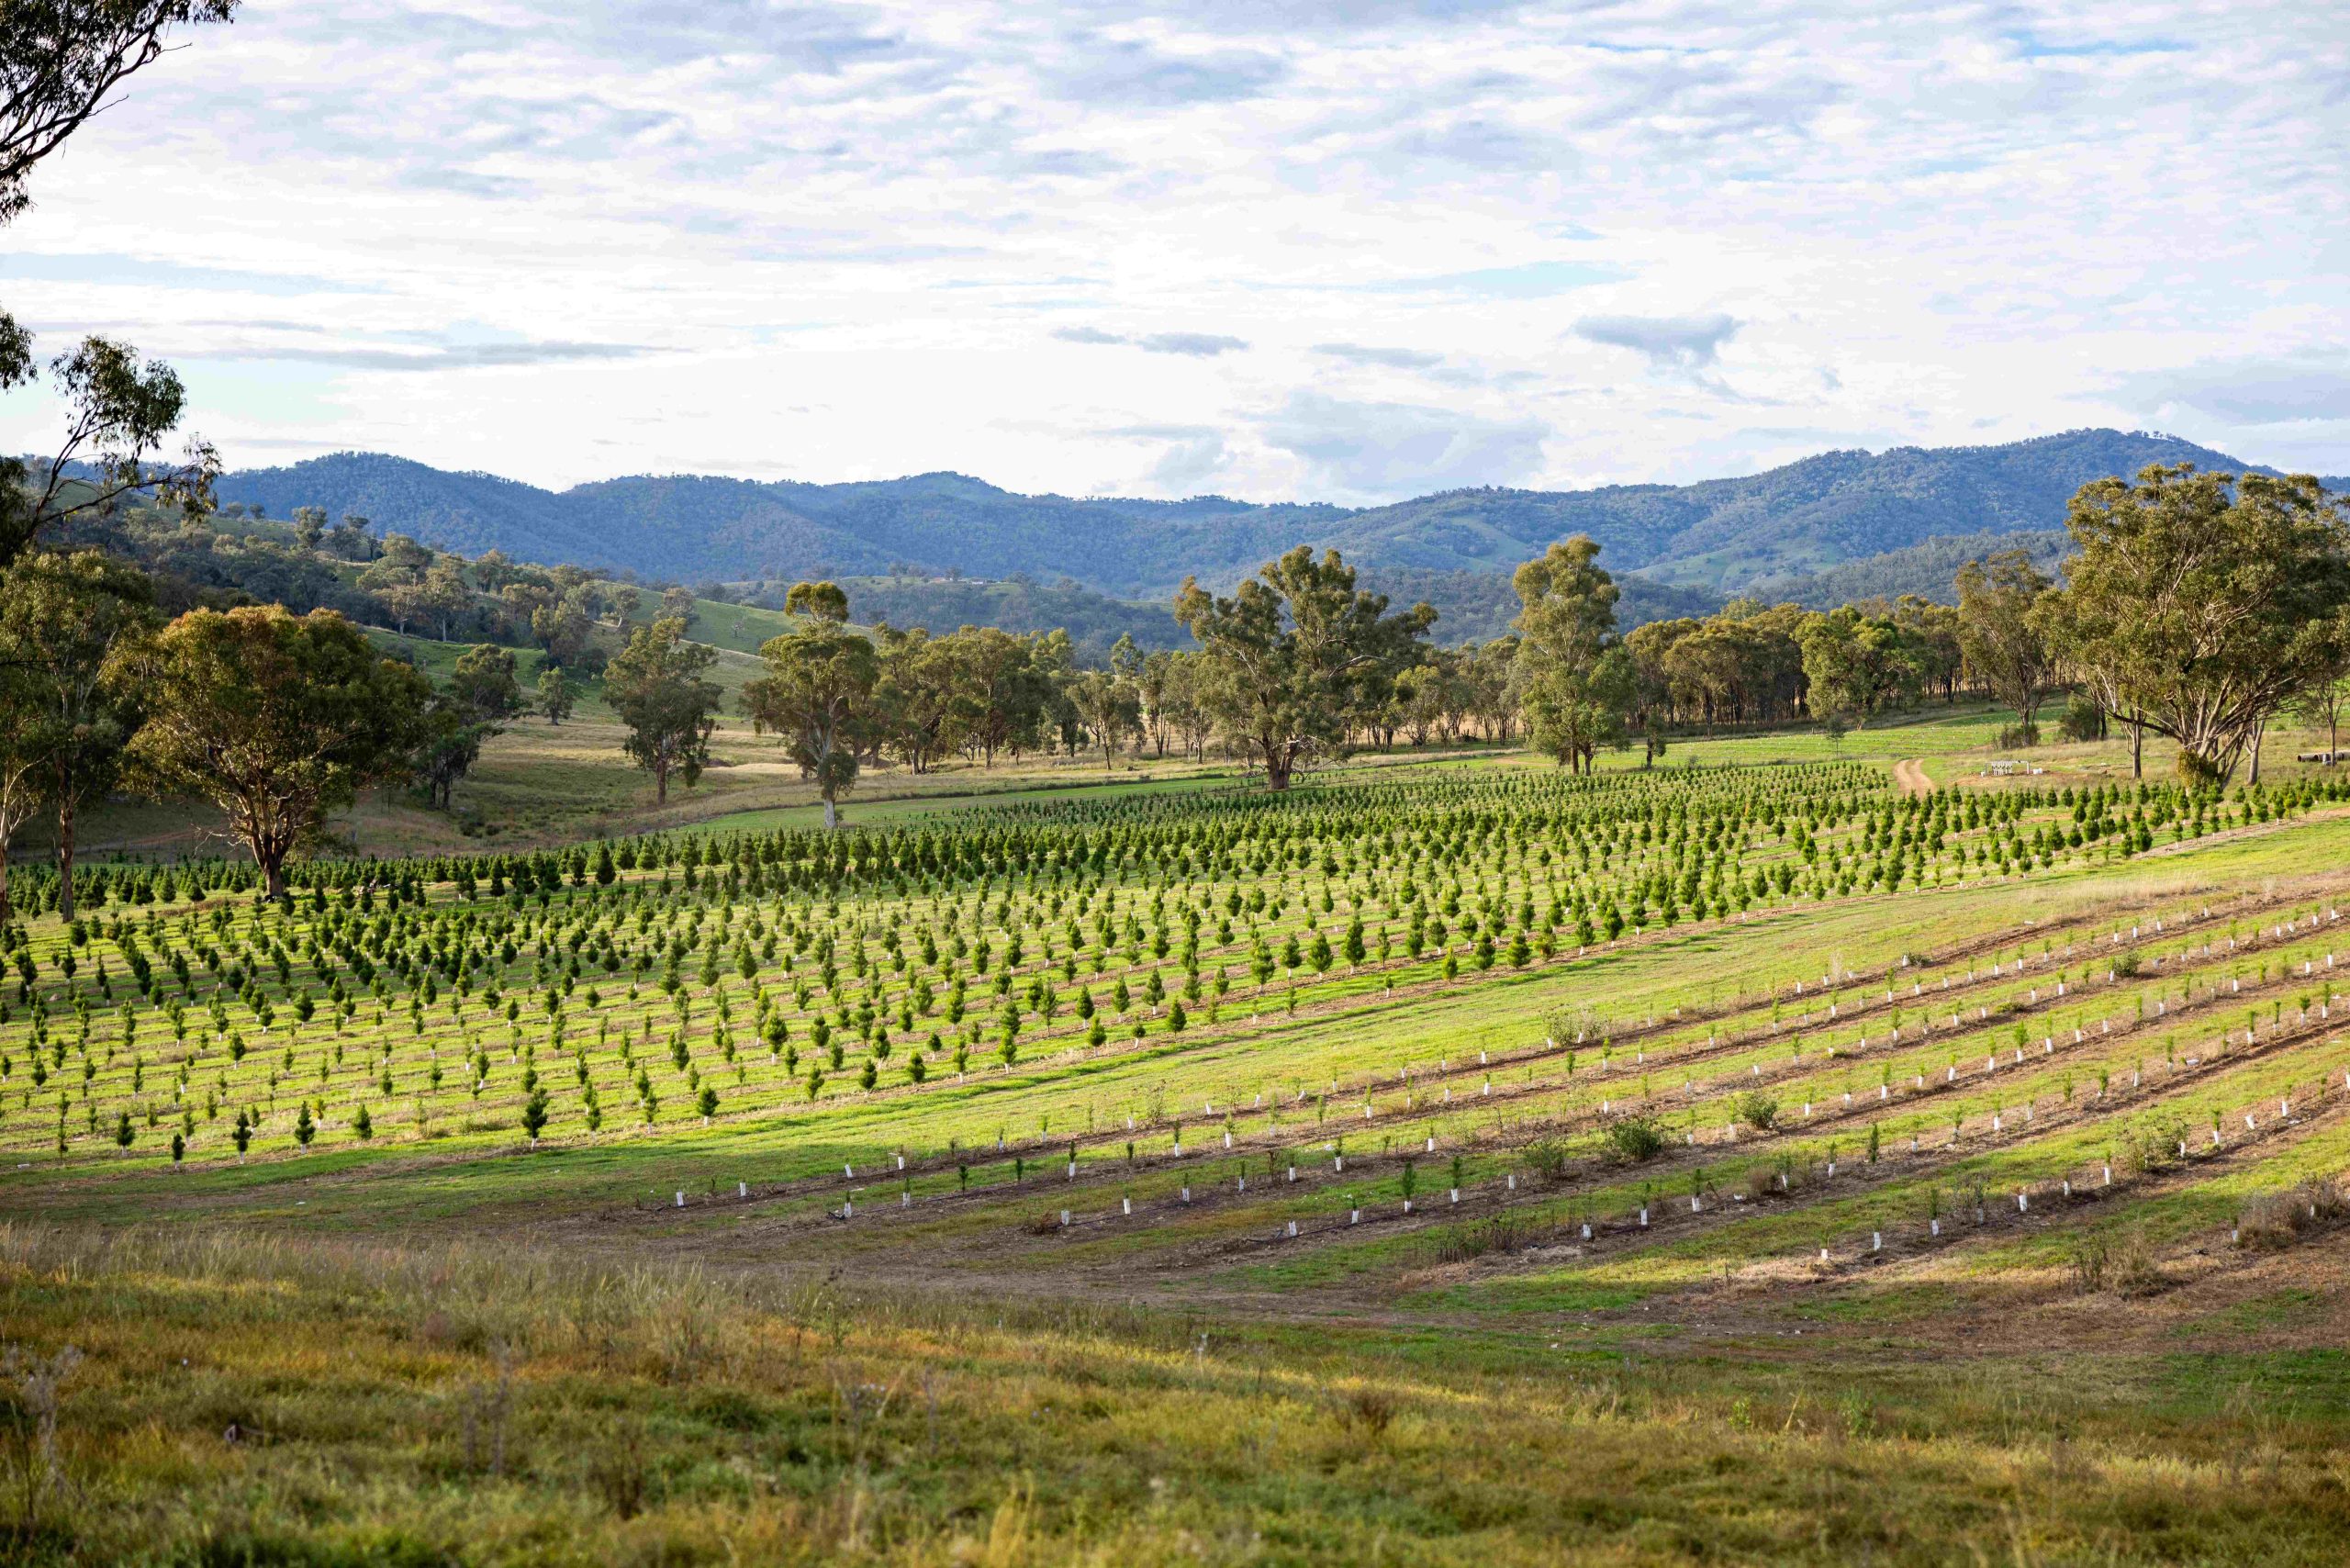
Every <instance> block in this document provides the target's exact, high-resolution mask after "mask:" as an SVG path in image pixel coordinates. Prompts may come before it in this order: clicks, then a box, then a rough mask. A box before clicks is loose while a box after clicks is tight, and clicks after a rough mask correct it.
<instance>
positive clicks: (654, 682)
mask: <svg viewBox="0 0 2350 1568" xmlns="http://www.w3.org/2000/svg"><path fill="white" fill-rule="evenodd" d="M717 660H718V650H717V649H715V648H712V647H711V646H710V645H709V644H703V643H688V642H687V641H686V623H685V622H682V621H680V620H678V619H677V617H676V616H673V615H665V616H662V617H661V618H660V619H659V620H657V621H655V622H653V624H652V625H650V626H640V627H638V628H636V629H635V630H634V631H632V632H631V633H629V638H628V645H627V646H626V647H625V648H623V649H621V652H620V654H619V655H618V656H617V657H615V658H614V659H613V660H612V662H611V663H610V665H608V666H606V667H605V670H604V700H606V701H607V702H609V703H610V704H611V708H612V711H613V712H614V713H617V714H618V715H619V716H620V721H621V723H622V724H625V725H626V726H627V727H628V738H627V739H626V740H624V741H622V742H621V748H622V749H623V750H625V751H626V752H627V753H628V755H629V756H630V757H631V758H632V760H634V762H635V763H636V765H637V766H638V767H642V768H643V769H644V770H645V771H646V772H648V773H650V774H652V775H653V798H654V801H655V804H665V803H666V802H667V801H668V799H669V780H670V779H671V778H673V777H674V778H680V779H683V780H684V781H685V784H686V787H687V788H688V789H691V788H692V787H693V785H694V782H695V780H697V779H699V778H700V777H701V770H702V767H704V765H705V764H707V763H708V762H709V761H710V737H711V733H712V732H714V731H715V730H716V729H717V728H718V718H717V713H718V703H719V698H720V696H721V693H720V691H719V689H718V687H717V684H716V683H715V682H713V681H710V680H705V679H704V678H703V676H704V675H705V674H706V673H707V672H708V670H709V669H710V666H711V665H713V664H715V663H716V662H717Z"/></svg>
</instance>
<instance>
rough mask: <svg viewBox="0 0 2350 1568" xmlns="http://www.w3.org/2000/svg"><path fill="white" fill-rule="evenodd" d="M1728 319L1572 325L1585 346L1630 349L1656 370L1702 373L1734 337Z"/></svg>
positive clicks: (1604, 320) (1588, 320)
mask: <svg viewBox="0 0 2350 1568" xmlns="http://www.w3.org/2000/svg"><path fill="white" fill-rule="evenodd" d="M1738 329H1739V323H1738V322H1737V321H1735V320H1733V319H1730V318H1729V317H1728V316H1723V315H1719V314H1716V315H1712V316H1586V317H1584V318H1583V319H1582V320H1580V321H1577V322H1576V323H1575V325H1574V334H1575V336H1576V337H1578V338H1581V339H1583V341H1584V342H1592V343H1606V344H1608V345H1610V346H1611V347H1614V348H1619V349H1630V350H1631V351H1632V352H1633V353H1637V354H1639V355H1641V356H1643V357H1644V358H1646V359H1647V360H1648V362H1649V364H1651V365H1653V366H1654V367H1655V368H1657V369H1659V370H1679V371H1695V370H1702V369H1704V368H1705V367H1706V366H1707V365H1709V364H1713V363H1714V359H1715V356H1716V355H1717V354H1718V353H1719V352H1720V350H1721V346H1722V345H1723V344H1724V343H1726V342H1729V340H1730V339H1731V338H1733V337H1735V336H1737V334H1738Z"/></svg>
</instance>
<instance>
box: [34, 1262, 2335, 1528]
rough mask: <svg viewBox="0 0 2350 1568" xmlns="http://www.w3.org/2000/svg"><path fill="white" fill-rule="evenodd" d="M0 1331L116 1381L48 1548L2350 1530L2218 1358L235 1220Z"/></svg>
mask: <svg viewBox="0 0 2350 1568" xmlns="http://www.w3.org/2000/svg"><path fill="white" fill-rule="evenodd" d="M0 1318H5V1320H6V1323H7V1324H8V1326H9V1333H10V1335H11V1336H12V1337H14V1338H19V1339H23V1340H28V1341H30V1342H31V1343H33V1344H35V1345H39V1346H40V1347H42V1348H43V1350H44V1352H47V1351H48V1350H52V1349H53V1348H54V1347H57V1346H60V1345H62V1344H65V1343H69V1342H70V1343H72V1344H73V1345H74V1346H75V1347H76V1348H77V1349H78V1350H79V1351H80V1352H81V1353H82V1355H83V1356H84V1358H85V1359H84V1361H82V1363H81V1365H80V1366H79V1367H78V1369H76V1370H75V1371H74V1372H73V1373H72V1374H71V1375H70V1377H68V1378H67V1380H66V1381H65V1383H64V1385H63V1391H62V1399H61V1400H60V1401H59V1402H58V1405H57V1415H56V1446H55V1453H56V1460H57V1475H56V1480H55V1483H54V1484H50V1483H49V1480H48V1477H47V1474H46V1472H45V1468H44V1461H43V1459H42V1457H41V1454H40V1451H39V1443H38V1441H34V1442H31V1443H19V1444H16V1445H14V1446H12V1447H11V1448H10V1449H9V1450H8V1461H7V1463H8V1465H9V1467H10V1473H9V1474H8V1475H7V1476H6V1481H7V1486H6V1495H7V1501H6V1504H5V1505H0V1506H5V1507H6V1509H7V1510H8V1512H7V1514H6V1531H7V1533H6V1535H5V1536H0V1539H5V1540H6V1541H7V1542H8V1548H9V1551H10V1553H11V1555H12V1556H13V1557H14V1558H15V1559H16V1560H18V1561H24V1562H130V1561H156V1562H163V1561H181V1562H443V1561H466V1562H666V1563H678V1562H733V1561H769V1562H818V1561H822V1562H986V1563H996V1564H1013V1563H1021V1562H1067V1561H1081V1562H1107V1561H1112V1560H1116V1561H1118V1562H1125V1563H1147V1562H1175V1561H1181V1562H1203V1561H1204V1562H1292V1561H1328V1562H1372V1561H1381V1562H1505V1563H1508V1562H1562V1561H1563V1562H1683V1561H1751V1560H1754V1559H1757V1558H1761V1557H1769V1558H1772V1559H1774V1560H1777V1561H1785V1562H1859V1561H1870V1562H1921V1563H1926V1562H1932V1563H1939V1562H2076V1561H2083V1562H2085V1561H2096V1562H2308V1563H2318V1562H2337V1561H2339V1543H2340V1541H2341V1540H2342V1539H2344V1532H2345V1531H2350V1493H2345V1491H2344V1485H2343V1481H2344V1476H2343V1467H2342V1461H2341V1450H2340V1447H2339V1444H2340V1441H2341V1438H2342V1435H2343V1434H2342V1430H2341V1428H2342V1425H2343V1413H2342V1411H2341V1410H2340V1407H2339V1406H2333V1408H2332V1409H2331V1411H2330V1412H2329V1413H2326V1414H2321V1415H2317V1416H2311V1415H2306V1414H2304V1415H2299V1416H2293V1415H2279V1414H2277V1413H2276V1411H2275V1410H2274V1409H2273V1408H2271V1402H2270V1401H2267V1400H2265V1399H2258V1398H2255V1399H2252V1400H2248V1401H2247V1400H2231V1401H2220V1402H2213V1401H2209V1400H2188V1399H2184V1398H2181V1397H2180V1394H2182V1392H2183V1389H2184V1388H2185V1387H2186V1385H2189V1384H2191V1385H2200V1384H2203V1383H2211V1382H2213V1381H2218V1382H2221V1383H2226V1382H2227V1381H2228V1380H2229V1379H2230V1378H2231V1376H2232V1375H2233V1373H2232V1372H2231V1370H2230V1369H2228V1368H2225V1367H2215V1366H2213V1365H2211V1364H2210V1362H2209V1358H2205V1359H2203V1360H2202V1361H2200V1362H2199V1364H2198V1366H2196V1367H2195V1368H2193V1369H2188V1368H2185V1367H2182V1366H2181V1365H2179V1364H2177V1363H2173V1362H2161V1361H2155V1362H2146V1361H2130V1360H2128V1359H2125V1358H2121V1357H2111V1358H2084V1359H2082V1360H2081V1361H2079V1362H2077V1363H2076V1365H2075V1366H2074V1367H2072V1368H2071V1369H2070V1370H2069V1371H2068V1372H2067V1373H2066V1374H2065V1375H2064V1376H2061V1377H2056V1378H2049V1377H2047V1376H2045V1375H2044V1373H2043V1372H2042V1369H2039V1368H2035V1367H2030V1366H2024V1365H2014V1364H2006V1363H2002V1362H1999V1361H1991V1360H1986V1359H1968V1360H1966V1361H1963V1362H1956V1363H1952V1364H1947V1365H1942V1366H1932V1365H1926V1364H1921V1363H1919V1362H1918V1361H1914V1360H1912V1359H1908V1358H1902V1357H1881V1356H1876V1357H1872V1356H1861V1357H1853V1358H1821V1359H1805V1358H1802V1357H1795V1356H1789V1355H1785V1354H1775V1355H1773V1356H1771V1357H1770V1358H1769V1359H1767V1360H1765V1359H1762V1358H1758V1357H1747V1358H1742V1359H1741V1360H1740V1361H1739V1362H1738V1363H1737V1364H1721V1363H1708V1362H1704V1361H1693V1360H1690V1359H1686V1358H1677V1357H1671V1356H1665V1357H1657V1356H1653V1355H1651V1354H1650V1353H1648V1352H1647V1351H1646V1350H1644V1349H1643V1348H1642V1347H1641V1346H1640V1344H1639V1341H1638V1340H1636V1339H1632V1338H1612V1337H1607V1336H1602V1337H1601V1338H1599V1339H1598V1340H1597V1341H1596V1342H1595V1343H1589V1344H1579V1345H1577V1346H1575V1347H1572V1350H1570V1351H1569V1352H1567V1353H1562V1352H1561V1350H1560V1349H1559V1348H1557V1346H1556V1343H1555V1337H1546V1333H1545V1331H1544V1330H1541V1329H1539V1328H1538V1329H1536V1330H1535V1331H1533V1332H1532V1333H1530V1334H1521V1335H1518V1336H1515V1337H1510V1336H1500V1335H1494V1334H1489V1333H1476V1334H1442V1333H1434V1332H1382V1331H1379V1330H1376V1329H1372V1328H1367V1327H1364V1328H1355V1329H1341V1330H1337V1331H1335V1332H1334V1331H1333V1330H1332V1329H1330V1328H1329V1327H1326V1326H1315V1327H1313V1328H1312V1329H1311V1330H1310V1331H1309V1330H1306V1329H1303V1328H1300V1327H1294V1326H1286V1325H1281V1324H1278V1323H1275V1324H1259V1325H1257V1326H1255V1327H1246V1326H1232V1325H1225V1324H1220V1323H1212V1322H1208V1321H1206V1320H1205V1319H1203V1318H1200V1317H1197V1316H1192V1317H1188V1318H1177V1317H1175V1316H1159V1315H1153V1314H1148V1313H1142V1312H1133V1311H1124V1310H1119V1309H1115V1308H1102V1307H1089V1306H1083V1305H1068V1306H1050V1307H1037V1308H1024V1309H1016V1308H1011V1307H1007V1306H1004V1305H1001V1304H992V1303H988V1302H984V1301H973V1300H961V1301H940V1300H931V1299H925V1298H921V1297H908V1296H905V1295H903V1294H898V1295H893V1296H891V1297H888V1298H882V1297H869V1296H864V1295H860V1294H856V1293H854V1292H852V1291H849V1290H846V1289H844V1288H842V1287H840V1286H838V1285H836V1284H834V1283H830V1282H820V1283H814V1284H805V1285H800V1286H796V1287H792V1288H789V1289H778V1288H775V1287H772V1286H763V1285H760V1284H757V1283H746V1282H735V1281H727V1280H722V1279H720V1278H717V1277H714V1276H711V1275H709V1274H706V1273H703V1272H701V1271H696V1270H692V1269H682V1270H660V1269H652V1268H631V1267H598V1266H595V1265H593V1264H582V1263H580V1262H577V1261H576V1260H557V1259H554V1258H552V1257H547V1256H542V1255H536V1254H532V1253H531V1252H528V1251H518V1250H516V1249H511V1248H505V1249H496V1250H491V1249H468V1248H464V1247H454V1248H419V1249H408V1248H400V1247H392V1246H384V1247H353V1246H346V1245H340V1244H334V1243H326V1242H291V1241H286V1240H284V1239H272V1238H263V1237H260V1236H254V1235H248V1234H238V1233H214V1234H211V1235H209V1236H192V1235H180V1236H173V1237H166V1236H162V1235H158V1234H154V1233H140V1232H130V1233H117V1235H115V1236H113V1237H111V1238H105V1239H99V1238H86V1237H85V1238H76V1237H66V1236H58V1235H55V1234H49V1235H37V1234H30V1233H27V1232H24V1231H13V1232H6V1233H0ZM2262 1376H2263V1377H2264V1378H2266V1379H2267V1380H2269V1381H2270V1382H2271V1383H2272V1384H2273V1383H2274V1381H2275V1380H2277V1379H2278V1378H2284V1379H2286V1380H2287V1381H2289V1380H2290V1376H2291V1372H2290V1369H2289V1368H2286V1367H2280V1366H2275V1365H2272V1366H2269V1367H2266V1368H2265V1369H2264V1370H2263V1372H2262ZM2165 1391H2168V1394H2169V1396H2170V1397H2169V1400H2168V1403H2169V1404H2171V1405H2173V1406H2179V1407H2178V1408H2177V1409H2175V1410H2165V1407H2164V1406H2165V1399H2164V1398H2162V1397H2158V1395H2162V1394H2165ZM11 1397H12V1404H11V1406H9V1407H8V1415H9V1417H10V1418H11V1423H12V1425H16V1426H18V1427H22V1426H23V1425H24V1424H25V1423H26V1422H27V1421H28V1420H35V1421H37V1419H38V1414H39V1413H38V1411H32V1410H28V1409H27V1408H26V1401H25V1399H24V1396H23V1394H22V1393H21V1391H20V1390H19V1391H14V1392H12V1396H11ZM2317 1408H2318V1409H2320V1410H2321V1411H2324V1410H2325V1409H2326V1407H2325V1406H2322V1405H2320V1406H2318V1407H2317Z"/></svg>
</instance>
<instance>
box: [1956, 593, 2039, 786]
mask: <svg viewBox="0 0 2350 1568" xmlns="http://www.w3.org/2000/svg"><path fill="white" fill-rule="evenodd" d="M2052 586H2053V585H2052V584H2051V583H2050V581H2049V579H2048V577H2046V576H2045V575H2044V574H2043V573H2042V571H2041V570H2040V568H2039V567H2037V566H2033V565H2032V563H2031V552H2029V551H2026V550H2003V551H2001V552H2000V553H1999V554H1996V555H1993V556H1991V557H1990V558H1989V559H1987V560H1983V561H1970V562H1968V563H1967V564H1966V565H1965V566H1962V567H1960V568H1959V571H1958V643H1959V648H1960V651H1961V652H1962V653H1963V654H1964V657H1965V660H1966V668H1967V669H1968V671H1969V672H1970V673H1972V674H1973V675H1974V676H1975V678H1977V679H1979V680H1981V681H1982V682H1983V683H1984V684H1985V685H1986V686H1988V687H1989V688H1990V689H1991V693H1992V695H1993V696H1994V697H1996V698H1997V699H1998V700H1999V701H2000V702H2001V703H2003V704H2004V705H2006V706H2007V707H2009V708H2012V709H2014V710H2015V713H2016V718H2017V720H2018V722H2020V726H2021V728H2022V731H2023V738H2024V741H2025V744H2027V745H2029V744H2031V742H2033V741H2035V740H2037V739H2039V738H2040V726H2039V725H2038V723H2037V722H2035V720H2036V719H2037V717H2038V715H2039V712H2040V701H2041V698H2042V696H2043V695H2044V694H2045V693H2046V691H2047V689H2048V687H2049V685H2050V683H2051V682H2052V681H2053V679H2054V677H2055V665H2054V661H2053V658H2051V656H2050V655H2049V651H2048V639H2047V637H2046V635H2045V633H2044V632H2043V631H2042V626H2041V623H2040V622H2039V621H2038V620H2037V619H2036V618H2035V617H2034V615H2033V613H2032V611H2033V610H2034V608H2035V607H2036V606H2037V605H2038V604H2039V603H2040V600H2041V598H2042V596H2043V595H2044V594H2046V593H2047V592H2048V590H2049V588H2051V587H2052Z"/></svg>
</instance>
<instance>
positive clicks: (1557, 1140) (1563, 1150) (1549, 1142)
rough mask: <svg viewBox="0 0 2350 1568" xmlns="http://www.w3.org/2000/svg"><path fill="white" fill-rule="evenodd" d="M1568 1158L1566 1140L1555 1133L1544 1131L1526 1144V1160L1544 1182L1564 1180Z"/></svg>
mask: <svg viewBox="0 0 2350 1568" xmlns="http://www.w3.org/2000/svg"><path fill="white" fill-rule="evenodd" d="M1570 1158H1571V1157H1570V1156H1569V1154H1568V1151H1567V1140H1566V1139H1564V1138H1562V1137H1559V1136H1558V1135H1557V1134H1555V1133H1546V1134H1544V1135H1543V1136H1542V1137H1539V1138H1536V1139H1535V1140H1534V1141H1533V1142H1532V1143H1529V1144H1527V1146H1526V1162H1527V1164H1528V1165H1531V1166H1532V1167H1534V1173H1535V1174H1536V1175H1537V1176H1539V1177H1541V1178H1542V1180H1544V1181H1545V1182H1560V1181H1564V1180H1565V1179H1566V1174H1567V1166H1568V1164H1569V1161H1570Z"/></svg>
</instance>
